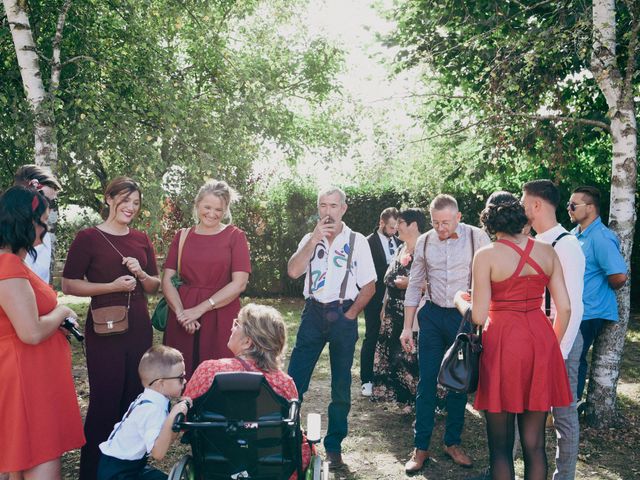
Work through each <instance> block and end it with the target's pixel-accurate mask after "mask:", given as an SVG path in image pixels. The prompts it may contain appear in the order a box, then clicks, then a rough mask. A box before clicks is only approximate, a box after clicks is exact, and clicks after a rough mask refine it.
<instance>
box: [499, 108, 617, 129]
mask: <svg viewBox="0 0 640 480" xmlns="http://www.w3.org/2000/svg"><path fill="white" fill-rule="evenodd" d="M509 116H512V117H522V118H529V119H531V120H539V121H551V122H553V121H556V122H571V123H577V124H580V125H590V126H592V127H596V128H601V129H602V130H605V131H607V132H609V133H611V126H610V125H609V124H608V123H605V122H601V121H600V120H591V119H589V118H576V117H566V116H563V115H530V114H526V113H515V112H514V113H510V114H509Z"/></svg>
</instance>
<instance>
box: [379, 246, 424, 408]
mask: <svg viewBox="0 0 640 480" xmlns="http://www.w3.org/2000/svg"><path fill="white" fill-rule="evenodd" d="M412 263H413V255H411V254H409V253H407V251H406V247H405V246H403V247H402V248H401V249H400V250H399V251H398V253H397V254H396V256H395V258H394V259H393V262H391V264H390V265H389V268H388V269H387V273H386V274H385V277H384V283H385V285H386V286H387V293H386V302H385V305H384V310H383V315H382V319H381V324H380V334H379V336H378V342H377V344H376V351H375V357H374V363H373V395H372V400H373V401H387V402H397V403H399V404H401V405H412V404H414V403H415V399H416V387H417V385H418V378H419V373H418V357H417V354H416V353H406V352H405V351H404V350H403V349H402V346H401V344H400V333H402V328H403V325H404V294H405V290H404V289H400V288H398V287H396V285H395V283H394V280H395V279H396V278H397V277H398V276H406V277H408V276H409V272H410V271H411V264H412ZM414 342H415V343H416V344H417V334H415V333H414Z"/></svg>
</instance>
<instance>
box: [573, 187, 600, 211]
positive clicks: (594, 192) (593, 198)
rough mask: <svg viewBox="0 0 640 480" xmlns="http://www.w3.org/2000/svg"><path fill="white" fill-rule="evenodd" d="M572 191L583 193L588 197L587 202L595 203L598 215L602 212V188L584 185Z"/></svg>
mask: <svg viewBox="0 0 640 480" xmlns="http://www.w3.org/2000/svg"><path fill="white" fill-rule="evenodd" d="M572 193H581V194H582V195H583V196H585V197H587V200H588V202H587V203H588V204H591V205H593V206H594V207H595V208H596V212H597V213H598V215H599V214H600V190H598V189H597V188H596V187H591V186H589V185H583V186H581V187H578V188H576V189H574V190H573V192H572Z"/></svg>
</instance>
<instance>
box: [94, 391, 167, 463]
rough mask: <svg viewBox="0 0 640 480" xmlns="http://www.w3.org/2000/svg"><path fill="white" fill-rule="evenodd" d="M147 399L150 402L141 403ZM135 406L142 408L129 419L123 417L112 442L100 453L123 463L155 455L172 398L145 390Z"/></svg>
mask: <svg viewBox="0 0 640 480" xmlns="http://www.w3.org/2000/svg"><path fill="white" fill-rule="evenodd" d="M144 400H147V401H148V402H149V403H142V404H140V403H141V402H142V401H144ZM134 403H136V404H138V405H136V406H135V407H134V408H133V410H131V413H130V414H129V416H128V417H126V418H124V417H123V419H122V420H121V421H120V422H118V423H116V424H115V425H114V426H113V432H112V433H111V435H109V439H108V440H107V441H105V442H102V443H101V444H100V451H101V452H102V453H104V454H105V455H109V456H110V457H114V458H119V459H120V460H139V459H141V458H142V457H144V456H145V455H148V454H149V453H151V450H152V449H153V446H154V444H155V443H156V439H157V438H158V435H160V430H161V429H162V425H163V424H164V422H165V420H166V418H167V416H168V415H169V399H168V398H167V397H165V396H164V395H162V394H161V393H159V392H156V391H155V390H152V389H150V388H145V389H144V392H142V393H141V394H140V396H138V398H136V399H135V400H134V401H133V402H132V405H133V404H134ZM125 415H126V414H125ZM121 424H122V425H121ZM114 432H115V434H114Z"/></svg>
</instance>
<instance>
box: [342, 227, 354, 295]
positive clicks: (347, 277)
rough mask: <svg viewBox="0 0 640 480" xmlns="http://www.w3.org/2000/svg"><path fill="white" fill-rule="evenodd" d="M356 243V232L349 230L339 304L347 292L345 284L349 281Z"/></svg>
mask: <svg viewBox="0 0 640 480" xmlns="http://www.w3.org/2000/svg"><path fill="white" fill-rule="evenodd" d="M355 243H356V232H353V231H352V232H351V235H349V254H348V256H347V271H346V272H344V278H343V279H342V285H341V286H340V304H342V302H344V296H345V295H346V293H347V284H348V283H349V273H350V272H351V258H352V257H353V249H354V247H355Z"/></svg>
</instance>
